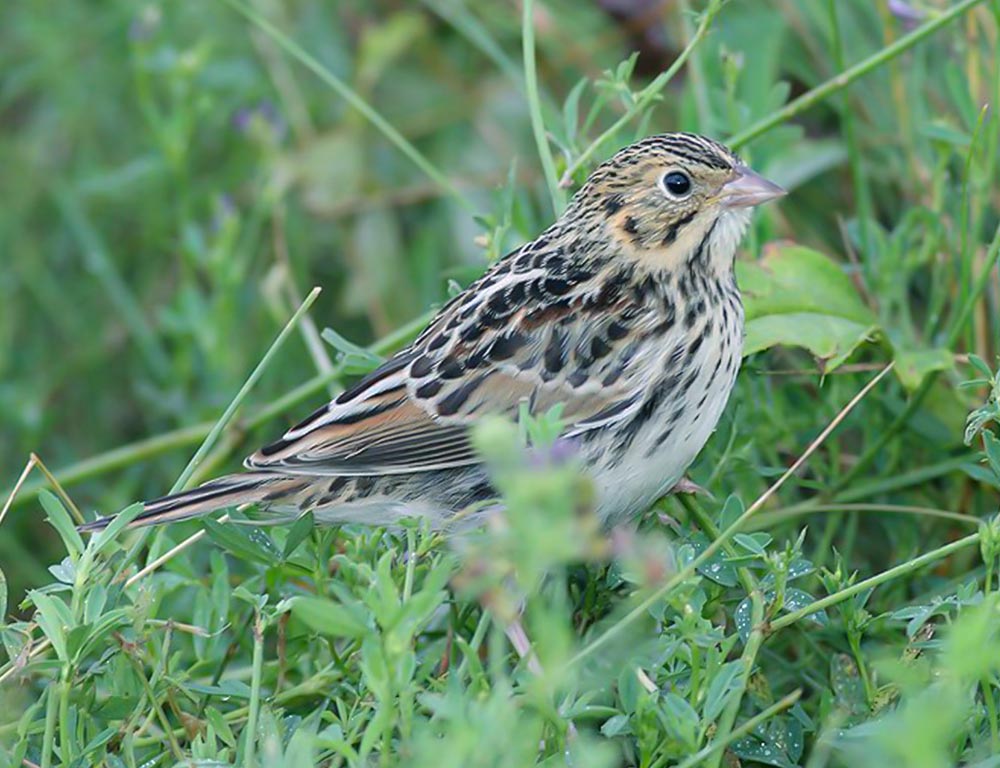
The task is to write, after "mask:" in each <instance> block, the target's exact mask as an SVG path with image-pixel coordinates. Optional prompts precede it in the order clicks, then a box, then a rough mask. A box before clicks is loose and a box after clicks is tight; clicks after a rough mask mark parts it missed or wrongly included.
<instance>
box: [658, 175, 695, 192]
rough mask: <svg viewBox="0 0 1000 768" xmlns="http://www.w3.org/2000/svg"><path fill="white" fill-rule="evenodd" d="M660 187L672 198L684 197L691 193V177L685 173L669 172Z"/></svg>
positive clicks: (662, 178)
mask: <svg viewBox="0 0 1000 768" xmlns="http://www.w3.org/2000/svg"><path fill="white" fill-rule="evenodd" d="M660 186H661V187H662V188H663V191H664V192H666V193H667V194H668V195H669V196H670V197H684V196H685V195H686V194H687V193H688V192H690V191H691V177H690V176H688V175H687V174H686V173H684V172H683V171H669V172H668V173H665V174H663V176H662V177H661V178H660Z"/></svg>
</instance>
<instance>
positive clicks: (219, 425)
mask: <svg viewBox="0 0 1000 768" xmlns="http://www.w3.org/2000/svg"><path fill="white" fill-rule="evenodd" d="M322 290H323V289H322V288H320V287H319V286H317V287H315V288H313V289H312V290H311V291H309V295H308V296H306V298H305V301H303V302H302V304H301V306H299V308H298V309H297V310H295V314H293V315H292V316H291V318H289V320H288V322H287V323H285V327H284V328H282V329H281V333H279V334H278V336H277V338H276V339H275V340H274V342H273V343H272V344H271V346H270V348H268V350H267V352H265V353H264V356H263V357H262V358H261V359H260V362H259V363H257V366H256V367H255V368H254V369H253V371H252V372H251V373H250V375H249V376H248V377H247V380H246V381H245V382H243V386H242V387H240V390H239V392H237V393H236V397H234V398H233V399H232V401H231V402H230V403H229V405H228V406H227V407H226V410H225V411H223V412H222V416H220V417H219V420H218V421H217V422H215V426H213V427H212V429H211V430H210V431H209V433H208V435H206V436H205V440H204V441H203V442H202V444H201V445H200V446H199V448H198V450H197V451H195V454H194V456H192V457H191V460H190V461H189V462H188V463H187V466H186V467H184V471H183V472H181V474H180V477H178V478H177V482H175V483H174V485H173V487H172V488H171V489H170V492H171V493H176V492H177V491H179V490H181V489H183V488H184V486H185V485H186V484H187V481H188V479H189V478H190V477H191V474H192V473H193V472H194V471H195V470H196V469H197V468H198V465H199V464H201V462H202V460H203V459H204V458H205V456H206V455H207V454H208V452H209V451H210V450H211V449H212V446H213V445H215V442H216V441H217V440H218V439H219V435H221V434H222V430H224V429H225V428H226V425H228V424H229V422H230V421H232V420H233V416H235V415H236V410H237V409H238V408H239V407H240V405H242V403H243V401H244V399H246V396H247V395H248V394H250V390H251V389H253V388H254V385H255V384H256V383H257V382H258V381H259V380H260V377H261V376H262V375H263V374H264V371H265V370H266V369H267V366H268V364H270V362H271V360H272V359H273V358H274V355H275V354H276V353H277V351H278V350H279V349H281V347H282V345H283V344H284V342H285V339H287V338H288V335H289V334H290V333H291V332H292V331H293V330H294V329H295V327H296V326H297V325H298V322H299V318H301V317H302V316H303V315H304V314H305V313H306V312H308V311H309V307H311V306H312V305H313V302H314V301H316V299H317V298H318V297H319V294H320V292H321V291H322Z"/></svg>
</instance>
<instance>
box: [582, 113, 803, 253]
mask: <svg viewBox="0 0 1000 768" xmlns="http://www.w3.org/2000/svg"><path fill="white" fill-rule="evenodd" d="M784 194H785V191H784V190H783V189H782V188H781V187H779V186H778V185H777V184H774V183H772V182H770V181H768V180H767V179H765V178H764V177H762V176H760V175H759V174H757V173H755V172H754V171H752V170H750V169H749V168H748V167H747V166H746V165H744V164H743V162H742V161H741V160H740V158H739V157H738V156H737V155H736V154H735V153H733V152H732V151H731V150H730V149H728V148H727V147H725V146H723V145H722V144H719V143H718V142H716V141H712V140H711V139H708V138H705V137H703V136H698V135H695V134H690V133H667V134H662V135H659V136H650V137H649V138H646V139H643V140H642V141H639V142H637V143H635V144H632V145H630V146H628V147H625V148H624V149H622V150H620V151H619V152H617V153H615V155H614V156H613V157H611V159H609V160H608V161H606V162H605V163H603V164H602V165H601V166H599V167H598V168H597V169H596V170H595V171H594V173H593V174H591V176H590V178H589V179H588V180H587V183H586V184H585V185H584V186H583V187H582V188H581V189H580V191H579V192H578V193H577V195H576V197H575V198H574V200H573V203H572V205H571V206H570V209H569V210H568V212H567V213H569V214H570V215H574V213H575V214H576V215H579V216H581V217H584V218H586V219H588V220H590V221H591V222H593V225H594V226H595V227H597V228H599V230H600V234H601V236H602V237H604V238H609V239H610V241H611V242H612V243H614V244H615V245H616V246H618V247H617V248H616V250H618V251H620V252H621V253H622V254H624V255H626V256H627V257H631V258H634V259H636V260H637V261H638V262H639V263H640V264H643V265H645V266H647V267H649V268H654V269H657V268H658V269H662V268H667V269H673V268H677V267H680V266H682V265H683V264H684V263H685V262H688V261H690V260H691V259H693V258H702V259H706V260H710V261H711V263H714V264H716V265H718V267H719V268H721V269H729V268H731V265H732V259H733V255H734V253H735V251H736V246H737V244H738V243H739V241H740V238H741V237H742V236H743V233H744V231H745V229H746V226H747V224H748V222H749V220H750V210H751V208H753V206H756V205H759V204H761V203H764V202H767V201H768V200H773V199H774V198H777V197H781V196H782V195H784Z"/></svg>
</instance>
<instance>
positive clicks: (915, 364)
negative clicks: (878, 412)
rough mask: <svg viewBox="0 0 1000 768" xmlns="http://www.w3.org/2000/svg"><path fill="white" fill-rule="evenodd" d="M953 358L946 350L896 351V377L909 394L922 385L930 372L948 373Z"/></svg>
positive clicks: (953, 360) (953, 363)
mask: <svg viewBox="0 0 1000 768" xmlns="http://www.w3.org/2000/svg"><path fill="white" fill-rule="evenodd" d="M954 366H955V358H954V357H953V356H952V354H951V352H949V351H948V350H947V349H942V348H940V347H935V348H934V349H901V350H897V351H896V375H897V376H899V380H900V381H901V382H902V384H903V386H904V387H906V388H907V389H908V390H910V391H911V392H912V391H913V390H915V389H916V388H917V387H919V386H920V385H921V384H923V383H924V379H925V378H926V377H927V374H929V373H931V372H932V371H949V370H951V369H952V368H954Z"/></svg>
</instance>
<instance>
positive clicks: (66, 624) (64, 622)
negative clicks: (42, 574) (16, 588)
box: [28, 589, 74, 661]
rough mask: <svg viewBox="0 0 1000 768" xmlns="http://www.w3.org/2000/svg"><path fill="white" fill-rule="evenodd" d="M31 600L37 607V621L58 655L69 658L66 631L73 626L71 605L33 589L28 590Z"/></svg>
mask: <svg viewBox="0 0 1000 768" xmlns="http://www.w3.org/2000/svg"><path fill="white" fill-rule="evenodd" d="M28 596H29V597H30V598H31V602H32V603H34V604H35V608H36V609H37V611H36V613H35V621H37V622H38V626H39V627H41V628H42V632H44V633H45V636H46V637H47V638H48V639H49V642H50V643H52V647H53V648H54V649H55V651H56V655H57V656H58V657H59V658H60V659H61V660H62V661H68V660H69V653H68V650H67V646H66V633H67V632H68V631H69V630H70V629H71V628H72V627H73V624H74V621H73V616H72V614H70V611H69V607H68V606H67V605H66V603H64V602H63V601H62V600H60V599H59V598H57V597H52V595H46V594H45V593H44V592H39V591H37V590H34V589H33V590H31V591H30V592H28Z"/></svg>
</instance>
